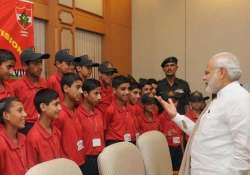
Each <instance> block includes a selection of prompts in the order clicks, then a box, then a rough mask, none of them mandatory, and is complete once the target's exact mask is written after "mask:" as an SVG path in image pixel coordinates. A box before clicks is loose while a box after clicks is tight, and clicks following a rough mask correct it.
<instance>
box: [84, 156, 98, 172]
mask: <svg viewBox="0 0 250 175" xmlns="http://www.w3.org/2000/svg"><path fill="white" fill-rule="evenodd" d="M97 157H98V156H86V162H85V164H84V165H82V166H80V169H81V171H82V173H83V174H84V175H99V171H98V164H97Z"/></svg>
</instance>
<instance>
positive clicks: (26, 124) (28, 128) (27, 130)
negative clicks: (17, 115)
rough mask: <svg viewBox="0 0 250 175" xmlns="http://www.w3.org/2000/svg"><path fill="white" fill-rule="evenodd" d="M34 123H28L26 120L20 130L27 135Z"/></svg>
mask: <svg viewBox="0 0 250 175" xmlns="http://www.w3.org/2000/svg"><path fill="white" fill-rule="evenodd" d="M33 125H34V123H26V122H25V127H24V128H23V129H20V132H21V133H23V134H25V135H27V134H28V132H29V130H30V129H31V128H32V127H33Z"/></svg>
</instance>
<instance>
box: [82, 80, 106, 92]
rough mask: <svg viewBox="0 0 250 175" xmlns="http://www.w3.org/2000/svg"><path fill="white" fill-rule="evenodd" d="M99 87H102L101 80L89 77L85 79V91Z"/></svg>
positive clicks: (83, 86)
mask: <svg viewBox="0 0 250 175" xmlns="http://www.w3.org/2000/svg"><path fill="white" fill-rule="evenodd" d="M98 87H101V83H100V81H98V80H96V79H93V78H92V79H87V80H85V81H84V83H83V85H82V90H83V91H87V92H88V93H89V92H90V91H92V90H94V89H96V88H98Z"/></svg>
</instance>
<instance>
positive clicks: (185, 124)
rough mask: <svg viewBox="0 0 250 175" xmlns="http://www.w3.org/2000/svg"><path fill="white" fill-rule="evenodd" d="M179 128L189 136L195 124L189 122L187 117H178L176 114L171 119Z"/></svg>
mask: <svg viewBox="0 0 250 175" xmlns="http://www.w3.org/2000/svg"><path fill="white" fill-rule="evenodd" d="M172 120H173V121H174V122H175V123H176V124H177V125H178V127H179V128H181V129H182V130H183V131H184V132H185V133H186V134H187V135H189V136H190V135H191V134H192V131H193V128H194V125H195V123H194V122H193V121H192V120H190V119H189V118H188V117H186V116H185V115H180V114H178V113H177V115H176V116H175V117H174V118H173V119H172Z"/></svg>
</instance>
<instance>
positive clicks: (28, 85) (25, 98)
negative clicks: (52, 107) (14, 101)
mask: <svg viewBox="0 0 250 175" xmlns="http://www.w3.org/2000/svg"><path fill="white" fill-rule="evenodd" d="M12 86H13V88H14V93H15V96H17V97H18V98H19V100H20V101H21V102H22V103H23V105H24V109H25V111H26V113H27V117H26V119H25V121H26V122H28V123H35V122H36V121H37V120H38V118H39V114H38V113H37V111H36V109H35V105H34V98H35V95H36V92H37V91H39V90H40V89H44V88H47V87H48V84H47V81H46V80H45V79H43V78H40V80H39V81H38V82H37V83H33V82H32V81H31V80H30V79H29V78H28V77H27V76H24V77H22V78H21V79H19V80H17V81H16V82H13V84H12Z"/></svg>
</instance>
